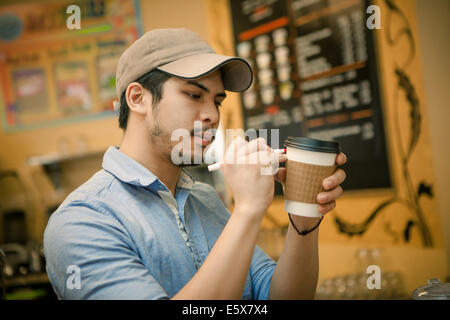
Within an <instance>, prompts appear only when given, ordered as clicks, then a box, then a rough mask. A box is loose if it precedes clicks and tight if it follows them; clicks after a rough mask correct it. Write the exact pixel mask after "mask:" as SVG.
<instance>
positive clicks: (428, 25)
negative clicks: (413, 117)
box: [415, 0, 450, 274]
mask: <svg viewBox="0 0 450 320" xmlns="http://www.w3.org/2000/svg"><path fill="white" fill-rule="evenodd" d="M415 3H416V7H417V22H418V25H417V26H418V34H419V45H420V51H421V52H422V70H423V80H424V85H425V99H426V100H425V101H426V104H427V107H428V115H429V118H428V121H429V126H430V137H431V150H432V152H433V155H434V158H433V160H434V161H433V165H434V168H435V171H436V172H438V173H439V174H438V175H436V190H435V192H436V194H437V197H438V199H439V209H440V213H441V219H442V228H443V230H444V236H445V244H446V245H445V246H446V248H447V257H448V260H449V261H450V209H449V208H450V197H449V196H448V194H449V191H448V190H450V167H449V166H448V164H449V163H450V148H448V144H449V143H448V141H449V139H450V126H449V125H448V119H450V108H449V101H450V91H449V90H448V88H449V87H450V73H449V71H450V61H449V59H448V57H449V56H450V39H449V37H448V32H446V30H447V31H448V30H450V19H449V18H450V1H447V0H434V1H424V0H416V1H415ZM444 70H447V72H443V71H444ZM447 274H450V264H449V268H448V269H447Z"/></svg>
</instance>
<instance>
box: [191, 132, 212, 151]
mask: <svg viewBox="0 0 450 320" xmlns="http://www.w3.org/2000/svg"><path fill="white" fill-rule="evenodd" d="M193 136H194V142H195V143H197V144H201V145H202V147H206V146H207V145H209V144H210V143H211V142H213V141H214V138H215V137H214V135H213V133H212V131H211V130H207V131H200V132H194V134H193Z"/></svg>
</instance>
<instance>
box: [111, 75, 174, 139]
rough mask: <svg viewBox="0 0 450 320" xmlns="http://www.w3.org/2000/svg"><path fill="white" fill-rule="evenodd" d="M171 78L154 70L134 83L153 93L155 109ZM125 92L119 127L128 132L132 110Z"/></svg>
mask: <svg viewBox="0 0 450 320" xmlns="http://www.w3.org/2000/svg"><path fill="white" fill-rule="evenodd" d="M169 78H170V75H168V74H166V73H164V72H162V71H159V70H157V69H154V70H152V71H150V72H147V73H146V74H144V75H142V76H140V77H139V78H138V79H136V80H135V81H133V82H137V83H139V84H141V85H142V86H143V87H144V88H145V89H147V90H149V91H150V92H151V94H152V102H153V108H155V107H156V105H157V103H158V102H159V101H160V100H161V99H162V95H163V85H164V83H165V82H166V81H167V80H168V79H169ZM125 92H126V91H125ZM125 92H124V93H122V96H121V97H120V111H119V127H120V128H121V129H123V130H126V128H127V123H128V115H129V111H130V108H129V107H128V104H127V99H126V97H125Z"/></svg>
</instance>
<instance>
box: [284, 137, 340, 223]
mask: <svg viewBox="0 0 450 320" xmlns="http://www.w3.org/2000/svg"><path fill="white" fill-rule="evenodd" d="M286 155H287V158H288V161H296V162H302V163H306V164H312V165H320V166H333V165H335V162H336V156H337V153H329V152H319V151H311V150H305V149H300V148H298V147H289V146H286ZM284 208H285V210H286V211H287V212H288V213H291V214H295V215H298V216H304V217H321V216H322V214H321V213H319V204H316V203H305V202H299V201H292V200H285V201H284Z"/></svg>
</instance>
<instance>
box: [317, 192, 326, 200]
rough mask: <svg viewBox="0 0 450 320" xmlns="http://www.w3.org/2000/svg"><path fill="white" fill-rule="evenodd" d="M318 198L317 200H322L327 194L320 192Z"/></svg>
mask: <svg viewBox="0 0 450 320" xmlns="http://www.w3.org/2000/svg"><path fill="white" fill-rule="evenodd" d="M318 200H319V202H323V201H325V200H327V196H326V195H325V194H323V193H321V194H319V196H318Z"/></svg>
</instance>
